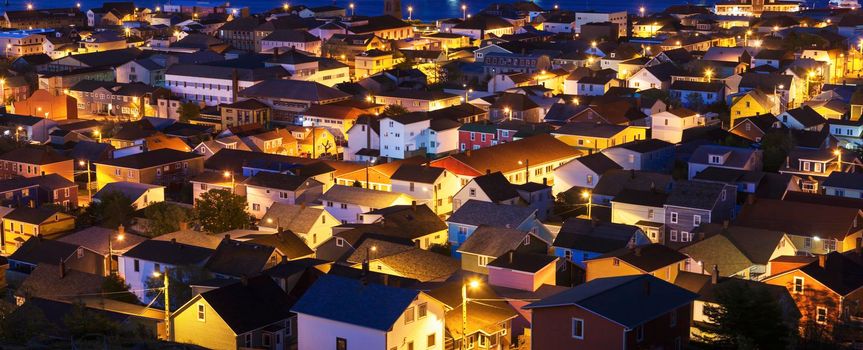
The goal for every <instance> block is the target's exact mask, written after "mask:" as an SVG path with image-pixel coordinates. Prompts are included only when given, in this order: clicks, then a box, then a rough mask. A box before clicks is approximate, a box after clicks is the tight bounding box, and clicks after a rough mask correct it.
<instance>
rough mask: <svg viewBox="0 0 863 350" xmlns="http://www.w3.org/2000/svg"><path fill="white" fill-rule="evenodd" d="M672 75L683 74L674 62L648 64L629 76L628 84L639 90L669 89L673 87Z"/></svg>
mask: <svg viewBox="0 0 863 350" xmlns="http://www.w3.org/2000/svg"><path fill="white" fill-rule="evenodd" d="M672 75H683V74H681V71H680V68H677V66H676V65H675V64H674V63H671V62H665V63H660V64H656V65H648V66H645V67H644V68H642V69H640V70H638V71H637V72H635V73H633V74H632V75H631V76H629V77H628V78H627V86H628V87H632V88H636V89H638V90H639V91H641V90H647V89H654V88H655V89H660V90H666V91H667V90H668V89H669V88H670V87H671V80H672V79H671V76H672Z"/></svg>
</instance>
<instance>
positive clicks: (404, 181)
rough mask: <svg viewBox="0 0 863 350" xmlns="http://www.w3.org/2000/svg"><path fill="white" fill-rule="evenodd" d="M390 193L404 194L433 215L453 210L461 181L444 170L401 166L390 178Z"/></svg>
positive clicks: (414, 165) (416, 165)
mask: <svg viewBox="0 0 863 350" xmlns="http://www.w3.org/2000/svg"><path fill="white" fill-rule="evenodd" d="M390 181H391V183H392V192H398V193H404V194H406V195H408V196H411V197H413V198H414V199H416V200H417V203H420V204H426V205H428V206H429V208H431V209H432V211H434V213H435V214H443V213H449V212H451V211H452V210H453V208H452V202H453V196H454V195H455V193H456V192H457V191H458V190H460V189H461V180H460V179H459V177H458V176H457V175H455V174H453V173H450V172H449V171H448V170H446V169H444V168H437V167H429V166H423V165H419V164H402V165H401V166H400V167H399V168H398V170H396V172H395V173H393V175H392V176H390Z"/></svg>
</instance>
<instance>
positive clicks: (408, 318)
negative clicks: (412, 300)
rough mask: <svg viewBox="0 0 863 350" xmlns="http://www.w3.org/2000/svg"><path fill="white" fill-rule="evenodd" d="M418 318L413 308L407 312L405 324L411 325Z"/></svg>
mask: <svg viewBox="0 0 863 350" xmlns="http://www.w3.org/2000/svg"><path fill="white" fill-rule="evenodd" d="M415 318H416V314H414V307H413V306H411V307H409V308H407V310H405V324H408V323H411V322H413V321H414V319H415Z"/></svg>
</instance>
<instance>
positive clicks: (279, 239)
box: [242, 203, 315, 260]
mask: <svg viewBox="0 0 863 350" xmlns="http://www.w3.org/2000/svg"><path fill="white" fill-rule="evenodd" d="M274 204H275V203H274ZM271 208H272V207H271ZM313 219H314V218H313ZM242 238H243V239H249V240H248V242H249V243H254V244H259V245H265V246H269V247H273V248H276V249H278V250H279V252H281V253H282V254H284V255H285V256H286V257H287V258H288V259H289V260H294V259H299V258H302V257H307V256H311V255H313V254H314V253H315V251H314V250H312V248H309V246H308V245H306V242H305V241H303V239H302V238H300V237H299V236H297V234H295V233H293V232H291V231H282V232H276V233H274V234H257V235H245V236H242Z"/></svg>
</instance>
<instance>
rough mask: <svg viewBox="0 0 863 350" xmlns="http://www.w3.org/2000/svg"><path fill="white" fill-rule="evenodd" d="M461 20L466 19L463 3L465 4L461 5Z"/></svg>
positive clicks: (465, 7)
mask: <svg viewBox="0 0 863 350" xmlns="http://www.w3.org/2000/svg"><path fill="white" fill-rule="evenodd" d="M461 20H462V21H466V20H467V5H465V4H462V5H461Z"/></svg>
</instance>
